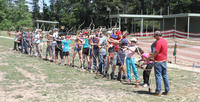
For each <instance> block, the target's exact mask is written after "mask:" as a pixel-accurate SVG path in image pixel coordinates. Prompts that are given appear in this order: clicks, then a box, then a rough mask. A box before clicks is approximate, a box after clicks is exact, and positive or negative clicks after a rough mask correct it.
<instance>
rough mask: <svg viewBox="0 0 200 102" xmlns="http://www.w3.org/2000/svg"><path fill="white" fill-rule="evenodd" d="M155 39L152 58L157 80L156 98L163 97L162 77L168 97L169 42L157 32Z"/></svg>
mask: <svg viewBox="0 0 200 102" xmlns="http://www.w3.org/2000/svg"><path fill="white" fill-rule="evenodd" d="M154 38H155V39H156V40H157V42H156V45H155V53H153V54H152V55H151V56H150V57H149V59H150V58H154V60H155V62H154V71H155V79H156V90H155V96H161V76H162V78H163V81H164V87H165V92H163V93H162V94H163V95H167V94H168V93H169V90H170V88H169V80H168V76H167V48H168V44H167V41H166V40H165V39H164V38H162V34H161V32H160V31H156V32H155V33H154Z"/></svg>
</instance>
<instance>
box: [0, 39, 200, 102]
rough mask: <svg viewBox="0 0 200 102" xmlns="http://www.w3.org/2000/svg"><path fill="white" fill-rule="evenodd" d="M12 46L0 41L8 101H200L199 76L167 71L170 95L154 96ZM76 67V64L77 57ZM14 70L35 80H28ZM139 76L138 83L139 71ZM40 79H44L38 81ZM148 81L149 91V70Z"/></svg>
mask: <svg viewBox="0 0 200 102" xmlns="http://www.w3.org/2000/svg"><path fill="white" fill-rule="evenodd" d="M12 47H13V41H12V40H7V39H2V38H0V75H1V74H3V77H2V79H1V77H0V79H1V80H0V89H1V88H2V89H3V91H4V92H6V93H7V95H8V96H9V97H8V99H9V98H11V99H13V100H16V101H19V100H20V101H22V102H27V101H32V102H44V101H45V102H46V101H48V102H49V101H50V102H55V101H56V102H66V101H78V102H79V101H81V102H82V101H84V102H88V101H92V102H93V101H95V102H102V101H114V102H124V101H126V102H155V101H156V102H163V101H164V102H171V101H174V102H180V101H183V102H198V101H199V100H200V97H199V94H200V78H199V76H200V73H195V72H189V71H183V70H179V69H172V68H169V69H168V76H169V79H170V88H171V91H170V95H169V96H161V97H155V96H153V95H150V94H148V92H147V91H148V89H147V88H143V87H141V86H140V87H139V88H135V86H134V85H127V84H122V83H120V82H118V81H116V80H114V81H113V80H108V79H106V78H98V79H96V78H95V74H91V73H88V72H83V71H80V70H78V69H77V68H72V67H67V66H59V65H56V64H54V63H50V62H47V61H43V60H41V59H39V58H36V57H30V56H27V55H24V54H21V53H19V52H15V51H12V50H11V49H12ZM5 63H7V64H5ZM27 63H29V65H27ZM76 64H77V65H78V64H79V63H78V58H76ZM16 67H18V68H20V69H22V70H24V71H26V72H27V73H29V74H31V75H32V76H31V77H33V78H34V77H37V78H36V79H33V80H32V78H29V77H27V76H26V75H24V73H21V72H20V71H19V70H18V69H16ZM139 76H140V79H141V82H142V70H140V69H139ZM43 77H45V79H42V78H43ZM151 81H152V82H151V83H152V88H153V89H155V78H154V73H153V71H152V73H151ZM133 83H134V78H133ZM162 84H163V83H162ZM0 95H1V94H0ZM0 98H1V96H0Z"/></svg>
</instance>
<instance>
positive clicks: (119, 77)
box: [117, 73, 121, 81]
mask: <svg viewBox="0 0 200 102" xmlns="http://www.w3.org/2000/svg"><path fill="white" fill-rule="evenodd" d="M117 80H118V81H120V80H121V74H120V73H118V76H117Z"/></svg>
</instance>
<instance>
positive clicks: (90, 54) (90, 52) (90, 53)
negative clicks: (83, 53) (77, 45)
mask: <svg viewBox="0 0 200 102" xmlns="http://www.w3.org/2000/svg"><path fill="white" fill-rule="evenodd" d="M89 56H90V57H93V53H92V48H90V50H89Z"/></svg>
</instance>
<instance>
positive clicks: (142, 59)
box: [136, 48, 153, 87]
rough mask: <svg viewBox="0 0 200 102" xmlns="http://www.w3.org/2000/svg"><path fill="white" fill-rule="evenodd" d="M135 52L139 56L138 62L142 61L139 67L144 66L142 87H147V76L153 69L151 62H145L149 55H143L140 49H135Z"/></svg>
mask: <svg viewBox="0 0 200 102" xmlns="http://www.w3.org/2000/svg"><path fill="white" fill-rule="evenodd" d="M136 52H137V53H138V54H139V55H140V56H141V59H140V60H139V61H138V62H141V61H144V63H143V64H142V65H141V66H143V65H146V68H145V69H144V71H143V80H144V83H143V87H147V86H149V76H150V74H151V69H152V68H153V61H147V59H148V58H149V55H148V54H147V53H144V51H143V50H142V49H141V48H137V49H136Z"/></svg>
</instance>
